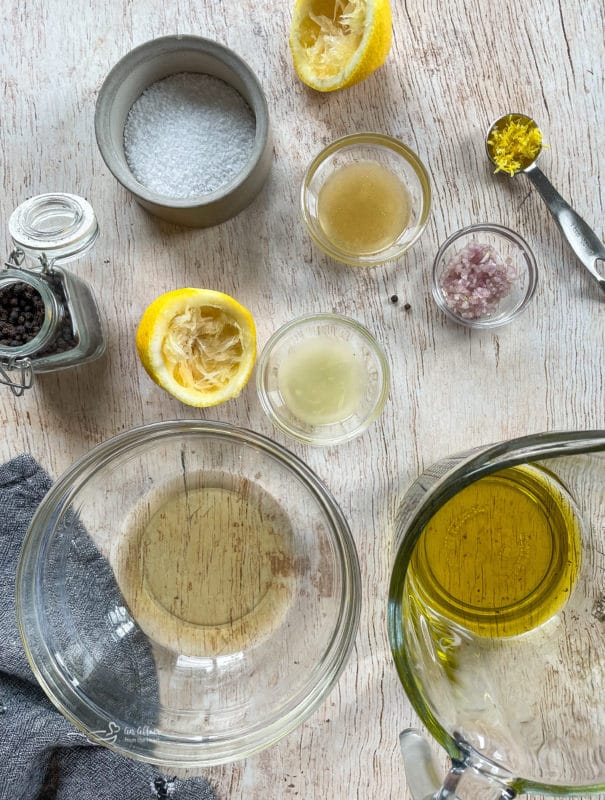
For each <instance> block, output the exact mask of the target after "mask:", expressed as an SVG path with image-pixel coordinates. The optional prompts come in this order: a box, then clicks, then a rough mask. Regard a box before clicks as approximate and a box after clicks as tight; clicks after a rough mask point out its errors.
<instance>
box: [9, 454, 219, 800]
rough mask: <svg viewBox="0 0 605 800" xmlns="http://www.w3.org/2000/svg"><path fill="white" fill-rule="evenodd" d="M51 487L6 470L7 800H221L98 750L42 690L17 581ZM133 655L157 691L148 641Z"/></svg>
mask: <svg viewBox="0 0 605 800" xmlns="http://www.w3.org/2000/svg"><path fill="white" fill-rule="evenodd" d="M50 486H51V480H50V478H49V477H48V475H47V474H46V473H45V472H44V470H43V469H42V468H41V467H40V466H39V465H38V464H37V462H36V461H34V459H33V458H31V457H30V456H26V455H23V456H19V457H17V458H15V459H13V460H12V461H9V462H8V463H7V464H4V465H2V466H0V586H1V589H0V800H116V798H118V799H119V800H148V799H149V800H153V799H154V798H172V800H213V799H214V798H215V795H214V792H213V790H212V788H211V786H210V784H209V783H208V781H207V780H206V779H205V778H189V779H187V780H184V779H178V778H173V777H169V776H166V775H162V774H161V773H160V772H159V771H158V770H157V769H156V768H154V767H152V766H150V765H148V764H141V763H138V762H135V761H131V760H130V759H127V758H124V757H123V756H120V755H118V754H117V753H114V752H113V751H110V750H108V749H106V748H104V747H100V746H98V745H96V744H95V743H93V742H91V741H90V740H89V739H87V738H86V736H84V734H82V733H80V732H79V731H78V730H76V728H74V727H73V726H72V725H71V724H70V723H69V722H68V721H67V719H65V718H64V717H63V716H62V715H61V714H60V713H59V712H58V711H57V710H56V709H55V707H54V706H53V705H52V703H51V702H50V701H49V700H48V698H47V697H46V695H45V694H44V692H43V691H42V689H41V688H40V687H39V685H38V684H37V683H36V679H35V677H34V675H33V673H32V671H31V669H30V667H29V664H28V662H27V659H26V657H25V653H24V651H23V647H22V645H21V640H20V637H19V632H18V629H17V620H16V612H15V574H16V571H17V562H18V559H19V553H20V550H21V545H22V543H23V537H24V535H25V532H26V530H27V527H28V525H29V523H30V521H31V518H32V516H33V514H34V511H35V510H36V507H37V506H38V504H39V503H40V501H41V500H42V498H43V497H44V495H45V494H46V492H47V491H48V490H49V489H50ZM84 538H85V540H86V539H88V537H84ZM81 557H82V563H83V565H85V568H86V570H87V571H88V574H90V575H94V577H95V579H96V580H95V584H96V585H97V586H99V585H101V586H102V587H105V589H106V591H108V592H112V593H113V592H118V589H117V587H116V586H115V581H114V579H113V573H112V571H111V568H110V567H109V564H108V563H107V561H105V559H104V558H103V557H102V556H101V554H100V553H99V552H98V551H97V550H96V548H95V547H94V545H93V544H92V542H91V541H90V539H88V544H86V545H85V547H83V548H82V552H81ZM67 583H68V584H69V581H67ZM68 591H69V586H68ZM97 599H98V598H97ZM89 601H90V602H89V603H88V604H87V599H86V598H84V600H83V608H82V613H83V614H89V615H94V614H98V613H99V612H98V607H99V604H98V603H97V602H96V600H95V597H94V596H91V598H89ZM88 606H90V607H88ZM95 606H96V608H95ZM93 618H94V617H93ZM132 647H133V648H134V650H135V651H136V652H135V653H134V654H135V655H136V657H137V659H138V662H140V663H142V664H143V666H142V673H141V674H142V675H143V677H144V678H145V680H146V681H147V682H148V683H149V682H150V683H151V686H152V687H155V686H156V684H155V677H154V669H153V659H152V657H151V653H150V652H149V650H148V648H147V644H146V642H145V640H144V637H141V639H140V640H139V641H137V640H134V642H133V644H132Z"/></svg>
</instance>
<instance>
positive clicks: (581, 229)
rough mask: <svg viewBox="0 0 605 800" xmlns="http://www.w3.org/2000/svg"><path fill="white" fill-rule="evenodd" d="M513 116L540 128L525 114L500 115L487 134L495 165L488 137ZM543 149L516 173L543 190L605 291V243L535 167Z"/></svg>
mask: <svg viewBox="0 0 605 800" xmlns="http://www.w3.org/2000/svg"><path fill="white" fill-rule="evenodd" d="M511 117H513V118H514V119H515V120H518V121H519V122H525V123H527V124H529V125H535V126H536V127H537V125H536V123H535V122H534V120H533V119H532V118H531V117H528V116H526V115H525V114H504V115H503V116H501V117H498V119H497V120H496V121H495V122H493V123H492V124H491V125H490V127H489V130H488V132H487V136H486V137H485V149H486V150H487V155H488V157H489V159H490V161H491V162H492V163H493V164H495V165H496V166H497V164H496V162H495V160H494V156H493V153H492V146H491V145H490V143H489V139H490V136H491V133H492V131H493V130H494V129H495V128H498V127H503V126H504V124H505V123H506V122H507V121H508V120H509V119H510V118H511ZM541 151H542V148H541V147H540V150H539V151H538V153H537V154H536V157H535V158H534V159H533V161H531V162H529V163H527V164H526V165H525V166H522V167H521V168H520V169H519V170H518V171H517V172H515V173H514V174H515V175H517V174H518V173H519V172H523V173H525V175H527V177H528V178H529V179H530V181H531V182H532V183H533V185H534V186H535V187H536V189H537V190H538V192H540V195H541V196H542V199H543V200H544V202H545V203H546V205H547V206H548V210H549V211H550V213H551V214H552V216H553V218H554V220H555V222H556V223H557V225H558V226H559V228H560V230H561V233H562V234H563V236H564V237H565V239H567V241H568V243H569V245H570V246H571V249H572V250H573V251H574V253H575V254H576V256H577V257H578V259H579V260H580V261H581V262H582V264H583V265H584V266H585V267H586V269H587V270H588V271H589V272H590V274H591V275H592V277H593V278H594V279H595V281H596V282H597V283H598V284H599V286H600V287H601V290H602V291H603V292H605V245H604V244H603V242H602V241H601V240H600V239H599V237H598V236H597V235H596V233H595V232H594V231H593V230H592V229H591V228H590V227H589V226H588V225H587V224H586V222H584V220H583V219H582V217H581V216H580V215H579V214H577V213H576V212H575V211H574V210H573V208H572V207H571V206H570V205H569V203H567V202H566V201H565V200H564V199H563V198H562V197H561V195H560V194H559V193H558V192H557V190H556V189H555V188H554V186H553V185H552V184H551V182H550V181H549V180H548V178H547V177H546V176H545V175H544V173H543V172H542V171H541V170H540V169H539V168H538V167H537V166H536V161H537V160H538V157H539V155H540V153H541Z"/></svg>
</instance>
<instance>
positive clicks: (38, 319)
mask: <svg viewBox="0 0 605 800" xmlns="http://www.w3.org/2000/svg"><path fill="white" fill-rule="evenodd" d="M44 314H45V310H44V303H43V301H42V298H41V296H40V293H39V292H38V291H37V290H36V289H34V287H33V286H30V285H29V284H27V283H20V282H16V283H11V284H9V285H8V286H5V287H3V288H2V289H0V344H1V345H3V346H4V347H20V346H21V345H24V344H27V342H30V341H31V340H32V339H33V338H34V336H35V335H36V334H37V333H38V332H39V330H40V328H41V327H42V323H43V322H44Z"/></svg>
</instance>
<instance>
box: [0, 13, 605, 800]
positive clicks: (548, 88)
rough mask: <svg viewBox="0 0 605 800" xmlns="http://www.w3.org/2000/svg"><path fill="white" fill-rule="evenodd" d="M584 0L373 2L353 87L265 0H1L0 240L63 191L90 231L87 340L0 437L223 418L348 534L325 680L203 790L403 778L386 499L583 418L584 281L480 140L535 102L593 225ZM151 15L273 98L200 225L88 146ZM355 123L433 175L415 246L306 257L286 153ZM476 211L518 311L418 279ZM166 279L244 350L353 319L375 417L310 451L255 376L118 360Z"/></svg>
mask: <svg viewBox="0 0 605 800" xmlns="http://www.w3.org/2000/svg"><path fill="white" fill-rule="evenodd" d="M604 13H605V6H604V5H603V2H602V0H585V2H582V3H565V2H561V1H560V0H559V2H554V0H538V2H535V3H526V2H521V0H507V1H506V2H503V3H490V4H488V3H481V2H479V0H450V2H448V3H443V2H441V0H406V1H405V2H403V0H393V28H394V38H393V46H392V50H391V53H390V55H389V58H388V60H387V62H386V64H385V65H384V66H383V67H382V68H381V69H380V70H379V71H378V72H376V73H375V74H374V75H373V76H371V77H370V78H369V79H368V80H366V81H365V82H364V83H362V84H361V85H358V86H356V87H353V88H352V89H349V90H346V91H343V92H340V93H335V94H331V95H321V94H317V93H315V92H313V91H311V90H309V89H307V88H306V87H305V86H303V85H302V84H301V83H300V82H299V81H298V79H297V78H296V76H295V74H294V71H293V68H292V64H291V59H290V52H289V48H288V41H287V40H288V28H289V22H290V15H291V7H290V3H289V2H284V0H267V2H264V3H258V2H253V1H252V0H200V2H196V3H189V2H184V0H173V2H170V3H165V2H164V1H163V0H145V2H142V1H141V0H139V1H138V2H137V0H105V2H102V3H78V4H74V3H66V2H64V0H44V2H43V1H42V0H4V2H3V5H2V29H3V34H4V35H3V48H2V84H1V85H2V111H1V114H0V137H1V138H0V147H1V165H0V170H1V171H2V196H1V213H0V229H1V233H2V236H1V237H0V241H2V243H3V246H4V248H5V253H6V254H7V255H8V252H9V249H10V241H9V235H8V228H7V221H8V217H9V215H10V213H11V211H12V210H13V209H14V208H15V207H16V206H17V205H18V204H19V203H20V202H21V201H23V200H25V199H26V198H27V197H30V196H32V195H34V194H38V193H41V192H48V191H67V192H74V193H76V194H81V195H83V196H85V197H87V198H88V199H89V200H90V202H91V203H92V205H93V207H94V208H95V210H96V213H97V216H98V219H99V224H100V227H101V236H100V238H99V240H98V242H97V244H96V246H95V248H94V250H93V251H92V253H91V254H89V255H88V256H87V257H86V258H85V259H83V260H82V261H80V262H79V263H77V265H76V266H74V267H73V269H74V271H77V273H78V274H80V275H82V276H83V277H84V278H86V279H87V280H89V282H90V283H91V284H92V285H93V287H94V290H95V294H96V296H97V298H98V301H99V305H100V308H101V311H102V315H103V317H104V320H105V323H106V329H107V333H108V347H107V353H106V355H105V356H104V357H103V358H102V360H100V361H98V362H96V363H94V364H92V365H89V366H85V367H82V368H79V369H76V370H72V371H70V372H63V373H55V374H52V375H47V376H40V377H39V379H37V380H36V385H35V388H34V389H33V390H32V391H30V392H28V393H27V395H26V396H25V397H23V398H21V399H16V398H14V397H13V396H12V395H11V394H10V393H9V391H8V390H6V389H4V388H2V389H1V390H0V420H1V424H2V438H1V440H0V456H1V458H2V459H3V460H5V459H7V458H9V457H12V456H15V455H17V454H18V453H20V452H24V451H27V452H30V453H32V454H33V455H34V456H35V457H36V458H37V459H38V460H39V461H40V462H41V463H42V464H43V465H44V467H45V468H46V469H47V470H49V472H50V473H51V474H52V475H54V476H57V475H59V474H60V473H61V472H62V471H63V470H64V469H65V468H66V467H67V466H68V465H69V464H70V463H71V462H72V461H73V460H74V459H76V458H77V457H78V456H80V455H82V454H83V453H84V452H86V451H87V450H88V449H89V448H90V447H91V446H92V445H94V444H96V443H98V442H101V441H102V440H104V439H107V438H108V437H110V436H112V435H113V434H115V433H117V432H119V431H123V430H126V429H128V428H130V427H133V426H137V425H140V424H142V423H148V422H152V421H157V420H166V419H175V418H179V419H181V418H192V417H195V418H199V417H202V418H205V419H213V420H221V421H225V422H230V423H235V424H238V425H243V426H247V427H250V428H252V429H254V430H256V431H259V432H261V433H264V434H267V435H269V436H272V437H273V438H274V439H276V440H277V441H279V442H281V443H284V444H286V445H287V446H288V447H290V448H291V449H292V450H293V451H294V452H296V453H297V454H298V455H300V456H301V457H302V458H303V459H304V460H305V461H306V462H307V463H308V464H309V465H310V466H311V467H312V468H313V469H314V470H315V471H316V472H317V473H318V474H319V475H320V476H321V478H323V479H324V480H325V482H326V483H327V484H328V486H329V487H330V489H331V490H332V492H333V493H334V495H335V496H336V498H337V499H338V501H339V503H340V505H341V507H342V509H343V511H344V513H345V515H346V517H347V518H348V520H349V522H350V525H351V528H352V531H353V535H354V537H355V541H356V543H357V547H358V550H359V555H360V560H361V568H362V579H363V593H364V599H363V611H362V617H361V625H360V629H359V634H358V637H357V642H356V646H355V648H354V651H353V653H352V657H351V659H350V661H349V663H348V665H347V667H346V668H345V670H344V672H343V674H342V676H341V679H340V681H339V683H338V685H337V686H336V688H335V689H334V690H333V692H332V693H331V694H330V696H329V697H328V698H327V699H326V700H325V702H324V703H323V705H321V706H320V708H319V709H318V710H317V711H316V712H315V713H314V714H313V716H312V717H311V718H310V719H309V720H308V721H307V722H306V723H304V724H303V725H302V726H301V727H300V728H299V729H297V730H296V731H295V732H294V733H292V734H291V735H290V736H288V737H287V738H286V739H284V740H282V741H281V742H280V743H279V744H277V745H276V746H275V747H273V748H272V749H271V750H269V751H266V752H264V753H261V754H260V755H257V756H255V757H252V758H250V759H248V760H247V761H245V762H242V763H237V764H234V765H230V766H226V767H221V768H216V769H212V770H210V771H209V773H208V774H209V776H210V777H211V779H212V780H213V781H214V783H215V785H216V788H217V793H218V796H219V797H220V798H226V797H229V798H246V800H256V799H258V800H261V799H262V800H264V799H265V798H272V799H274V798H291V797H301V798H303V797H304V798H331V800H345V798H346V800H350V798H396V797H403V796H405V791H406V782H405V777H404V774H403V768H402V764H401V759H400V755H399V749H398V733H399V731H400V730H401V728H402V727H405V726H407V725H409V724H410V723H416V724H417V718H416V716H415V714H414V713H413V711H412V709H411V707H410V704H409V702H408V701H407V699H406V696H405V694H404V692H403V689H402V687H401V686H400V684H399V681H398V678H397V675H396V673H395V669H394V667H393V665H392V662H391V657H390V653H389V647H388V640H387V635H386V628H385V610H386V595H387V584H388V578H389V573H390V565H391V559H392V556H393V546H392V542H393V519H394V514H395V510H396V508H397V504H398V500H399V499H400V497H401V495H402V493H403V492H404V491H405V489H406V488H407V487H408V486H409V484H410V483H411V481H412V480H413V479H414V477H415V476H416V475H417V474H418V472H419V471H421V470H422V469H423V467H424V466H426V465H429V464H430V463H432V462H433V461H435V460H436V459H439V458H441V457H442V456H445V455H446V454H448V453H454V452H456V451H459V450H461V449H464V448H468V447H471V446H474V445H480V444H485V443H489V442H493V441H498V440H502V439H508V438H510V437H514V436H520V435H523V434H528V433H533V432H538V431H545V430H553V429H584V428H591V427H592V428H596V427H604V426H605V425H604V423H605V404H604V386H603V352H604V345H605V326H604V324H603V322H604V317H603V310H604V308H605V306H604V305H603V302H602V301H601V300H600V298H599V293H598V289H597V288H596V285H595V284H594V283H593V282H591V280H590V279H589V278H588V277H587V274H586V273H585V271H584V270H583V268H582V267H581V266H580V265H579V263H578V262H577V261H576V259H575V257H574V255H573V254H572V253H571V251H570V250H569V248H568V247H567V246H566V244H565V243H564V242H563V241H562V238H561V236H560V234H559V232H558V229H557V228H556V226H555V224H554V222H553V221H552V219H551V218H550V216H549V215H548V213H547V210H546V208H545V206H544V205H543V203H542V201H541V200H540V198H539V197H538V195H537V193H536V192H535V191H533V190H532V188H531V187H530V185H529V183H528V182H527V180H526V179H525V178H524V177H522V176H521V177H518V178H515V179H509V178H507V177H495V176H494V175H493V174H492V172H491V169H490V166H489V165H488V163H487V161H486V157H485V154H484V144H483V139H484V134H485V131H486V129H487V126H488V125H489V123H490V122H491V121H492V120H493V119H494V118H495V117H497V116H499V115H500V114H502V113H505V112H507V111H511V110H513V111H523V112H525V113H528V114H530V115H532V116H534V117H535V119H536V120H537V121H538V123H539V124H540V126H541V128H542V130H543V133H544V137H545V141H546V142H548V143H549V144H550V148H549V149H548V150H545V152H544V154H543V156H542V158H541V166H542V168H543V170H544V172H545V173H546V174H547V175H548V176H549V177H550V179H551V180H552V182H553V183H554V185H555V186H556V187H558V189H559V191H560V192H561V194H562V195H563V196H564V197H566V199H568V200H569V201H570V202H571V204H572V205H573V206H574V208H576V209H577V211H578V212H579V213H580V214H581V215H582V216H583V217H584V218H585V219H586V220H587V222H588V223H589V224H591V225H592V226H594V229H595V230H596V232H597V234H598V235H599V236H601V237H603V236H604V235H605V222H604V220H605V173H604V171H603V153H604V152H605V124H604V121H605V78H604V75H605V73H604V70H603V56H604V46H603V42H604V41H605V31H604V27H605V26H604ZM171 33H191V34H198V35H202V36H206V37H209V38H213V39H216V40H218V41H219V42H222V43H223V44H226V45H228V46H229V47H231V48H233V49H234V50H235V51H237V52H238V53H239V54H240V55H241V56H243V58H244V59H246V60H247V61H248V63H249V64H250V65H251V66H252V68H253V69H254V70H255V71H256V73H257V75H258V77H259V79H260V81H261V83H262V85H263V87H264V89H265V92H266V94H267V98H268V103H269V108H270V112H271V117H272V123H273V129H274V137H275V152H274V160H273V167H272V172H271V175H270V178H269V180H268V182H267V184H266V186H265V188H264V189H263V191H262V192H261V194H260V195H259V197H258V198H257V199H256V200H255V202H254V203H253V204H252V205H251V206H250V207H249V208H248V209H246V210H245V211H244V212H242V213H241V214H240V215H239V216H238V217H237V218H235V219H233V220H231V221H229V222H227V223H225V224H223V225H220V226H219V227H216V228H213V229H209V230H191V229H183V228H179V227H176V226H172V225H170V224H167V223H164V222H161V221H159V220H157V219H155V218H153V217H151V216H149V215H148V214H147V213H146V212H145V211H144V210H143V209H142V208H140V207H139V206H138V205H137V204H136V202H135V201H134V200H133V199H132V197H130V196H129V195H128V194H127V193H126V191H125V190H124V189H123V188H122V187H121V186H119V185H118V183H117V182H116V181H115V180H114V178H113V176H112V175H111V173H110V172H109V171H108V169H107V168H106V167H105V165H104V163H103V161H102V159H101V157H100V155H99V152H98V150H97V146H96V143H95V136H94V127H93V115H94V107H95V99H96V95H97V91H98V89H99V87H100V85H101V83H102V81H103V79H104V77H105V75H106V74H107V72H108V71H109V69H110V68H111V67H112V66H113V64H114V63H115V62H116V61H117V60H118V59H119V58H120V57H121V56H122V55H124V54H125V53H126V52H127V51H128V50H130V49H131V48H132V47H134V46H135V45H138V44H140V43H142V42H144V41H147V40H149V39H151V38H154V37H157V36H161V35H166V34H171ZM359 130H372V131H380V132H384V133H389V134H392V135H394V136H396V137H398V138H400V139H402V140H403V141H404V142H405V143H407V144H408V145H409V146H410V147H412V148H413V149H414V150H415V151H416V152H417V153H418V154H419V155H420V157H421V158H422V159H423V161H424V162H425V163H426V165H427V167H428V170H429V173H430V175H431V179H432V188H433V206H432V213H431V218H430V222H429V224H428V227H427V228H426V231H425V233H424V234H423V236H422V238H421V239H420V241H419V242H418V243H417V244H416V245H415V247H414V248H413V250H412V251H411V252H409V253H408V254H407V255H406V256H405V257H404V258H402V259H400V260H398V261H396V262H394V263H390V264H388V265H386V266H382V267H379V268H375V269H370V270H356V269H352V268H348V267H344V266H341V265H338V264H336V263H334V262H332V261H330V260H329V259H328V258H326V257H324V256H323V255H322V254H321V253H320V252H319V251H318V250H317V249H316V248H315V247H314V246H313V244H312V243H311V241H310V239H309V237H308V235H307V233H306V231H305V230H304V228H303V225H302V223H301V221H300V217H299V213H298V191H299V185H300V182H301V178H302V175H303V172H304V170H305V167H306V165H307V163H308V162H309V160H310V159H311V158H312V157H313V156H314V155H315V154H316V153H317V152H318V151H319V150H320V149H321V148H322V147H323V146H325V145H326V144H328V143H329V142H330V141H332V140H333V139H335V138H337V137H338V136H341V135H344V134H347V133H352V132H355V131H359ZM480 221H489V222H496V223H501V224H503V225H506V226H509V227H511V228H513V229H514V230H516V231H518V232H519V233H520V234H521V235H522V236H523V237H525V238H526V239H527V241H528V242H529V243H530V245H531V247H532V248H533V250H534V252H535V255H536V259H537V262H538V269H539V282H538V288H537V292H536V294H535V297H534V299H533V300H532V302H531V304H530V306H529V308H528V309H527V311H526V312H525V313H524V314H523V315H522V316H521V317H520V318H519V319H518V320H516V321H515V322H514V323H513V324H511V325H510V326H508V327H505V328H502V329H500V330H497V331H495V332H484V333H481V332H470V331H469V330H466V329H464V328H462V327H458V326H456V325H454V324H452V323H450V322H448V321H447V320H446V319H445V317H444V316H443V315H442V313H441V312H440V311H439V310H438V309H437V307H436V305H435V304H434V301H433V299H432V297H431V293H430V277H431V265H432V260H433V257H434V255H435V252H436V250H437V248H438V245H439V243H440V242H442V241H443V239H444V238H445V237H446V236H447V235H448V234H450V233H452V232H453V231H454V230H456V229H458V228H460V227H462V226H465V225H468V224H471V223H474V222H480ZM183 286H200V287H207V288H213V289H219V290H222V291H225V292H228V293H229V294H232V295H234V296H235V297H236V298H237V299H239V300H240V302H242V303H243V304H244V305H245V306H247V307H248V308H249V309H250V310H251V311H252V313H253V315H254V317H255V319H256V322H257V327H258V344H259V348H262V346H263V345H264V343H265V342H266V340H267V338H268V337H269V336H270V335H271V333H272V332H273V331H275V330H276V328H277V327H279V326H280V325H281V324H282V323H284V322H286V321H288V320H291V319H293V318H294V317H296V316H298V315H300V314H303V313H308V312H313V311H315V312H319V311H330V312H337V313H340V314H346V315H349V316H351V317H354V318H355V319H357V320H359V321H360V322H362V323H364V324H365V325H366V326H367V327H368V328H369V329H370V330H371V331H373V332H374V333H375V335H376V336H377V337H378V339H379V340H380V341H381V342H382V343H383V344H384V346H385V348H386V350H387V353H388V357H389V361H390V364H391V368H392V374H393V381H392V389H391V394H390V400H389V401H388V403H387V406H386V408H385V411H384V413H383V415H382V416H381V418H380V419H379V421H378V422H377V423H375V424H374V426H373V427H372V428H371V429H370V430H369V431H368V432H367V433H366V434H365V435H364V436H362V437H361V438H359V439H357V440H355V441H353V442H351V443H349V444H346V445H342V446H339V447H335V448H330V449H312V448H309V447H306V446H303V445H301V444H298V443H295V442H292V441H288V440H287V439H286V438H285V437H284V436H282V434H281V433H280V432H278V431H276V430H274V429H273V428H272V426H271V423H270V422H269V421H268V419H267V418H266V417H265V416H264V414H263V412H262V410H261V407H260V404H259V401H258V399H257V397H256V394H255V389H254V383H253V382H251V383H250V384H249V386H248V387H247V389H246V390H245V391H244V393H243V394H242V396H241V397H239V398H238V399H236V400H233V401H230V402H229V403H227V404H225V405H223V406H219V407H218V408H214V409H210V410H208V411H197V410H194V409H190V408H188V407H186V406H184V405H181V404H180V403H179V402H178V401H176V400H173V399H171V398H170V397H169V396H168V395H166V394H165V393H164V392H163V391H162V390H161V389H159V388H158V387H157V386H155V384H153V383H152V382H151V381H150V380H149V378H148V377H147V375H146V374H145V373H144V371H143V369H142V368H141V366H140V364H139V362H138V359H137V357H136V354H135V348H134V332H135V329H136V325H137V323H138V320H139V318H140V316H141V314H142V312H143V309H144V308H145V306H146V305H147V304H148V303H149V302H150V301H151V300H152V299H153V298H155V297H156V296H157V295H158V294H160V293H161V292H164V291H167V290H170V289H174V288H178V287H183ZM393 294H397V295H398V297H399V302H398V303H397V304H393V303H391V302H390V297H391V295H393ZM406 304H409V308H408V307H407V305H406ZM406 309H407V310H406Z"/></svg>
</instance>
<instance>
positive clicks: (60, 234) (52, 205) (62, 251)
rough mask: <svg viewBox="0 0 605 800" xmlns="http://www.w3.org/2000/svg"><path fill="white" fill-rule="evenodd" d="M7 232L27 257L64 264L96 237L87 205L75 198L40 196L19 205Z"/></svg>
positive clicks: (93, 218)
mask: <svg viewBox="0 0 605 800" xmlns="http://www.w3.org/2000/svg"><path fill="white" fill-rule="evenodd" d="M8 228H9V232H10V235H11V238H12V240H13V242H14V243H15V245H16V246H17V247H18V248H19V249H21V250H23V252H25V253H26V254H28V255H29V256H32V257H34V258H40V257H42V256H45V257H46V259H47V260H48V261H49V262H50V263H66V262H67V261H73V260H74V259H76V258H79V257H80V256H81V255H83V254H84V253H86V252H87V251H88V250H89V249H90V248H91V247H92V246H93V244H94V243H95V241H96V239H97V236H98V235H99V226H98V224H97V219H96V217H95V212H94V210H93V208H92V206H91V205H90V203H89V202H88V201H87V200H85V199H84V198H83V197H78V196H77V195H75V194H58V193H50V194H40V195H37V196H36V197H32V198H30V199H29V200H26V201H25V202H24V203H21V205H20V206H18V207H17V208H16V209H15V210H14V211H13V213H12V214H11V216H10V219H9V222H8Z"/></svg>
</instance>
